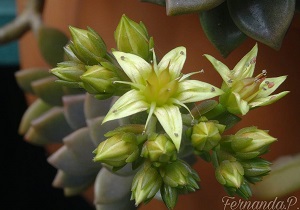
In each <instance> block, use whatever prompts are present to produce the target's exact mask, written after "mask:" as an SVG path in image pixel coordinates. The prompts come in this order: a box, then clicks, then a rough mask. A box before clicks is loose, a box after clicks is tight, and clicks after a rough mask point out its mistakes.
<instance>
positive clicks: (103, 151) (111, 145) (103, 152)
mask: <svg viewBox="0 0 300 210" xmlns="http://www.w3.org/2000/svg"><path fill="white" fill-rule="evenodd" d="M94 153H95V154H96V156H95V157H94V161H100V162H102V163H105V164H108V165H110V166H113V167H122V166H125V165H126V164H127V163H131V162H133V161H135V160H136V159H137V158H138V156H139V148H138V145H137V139H136V135H135V134H133V133H118V134H116V135H114V136H112V137H110V138H108V139H107V140H105V141H103V142H101V143H100V144H99V145H98V147H97V149H96V150H95V151H94Z"/></svg>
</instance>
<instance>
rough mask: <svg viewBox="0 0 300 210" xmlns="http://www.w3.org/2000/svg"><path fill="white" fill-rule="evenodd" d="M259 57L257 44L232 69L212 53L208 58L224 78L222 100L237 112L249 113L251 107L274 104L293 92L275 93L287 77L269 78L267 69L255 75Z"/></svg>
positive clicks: (234, 112) (230, 109)
mask: <svg viewBox="0 0 300 210" xmlns="http://www.w3.org/2000/svg"><path fill="white" fill-rule="evenodd" d="M256 56H257V45H255V46H254V47H253V48H252V50H251V51H250V52H249V53H247V54H246V55H245V56H244V57H243V58H242V59H241V60H240V61H239V62H238V63H237V65H236V66H235V67H234V69H233V70H230V69H229V68H228V67H227V66H226V65H225V64H223V63H222V62H220V61H218V60H216V59H215V58H213V57H212V56H210V55H205V57H206V58H207V59H208V60H209V61H210V62H211V63H212V64H213V66H214V68H215V69H216V70H217V71H218V73H219V74H220V75H221V77H222V79H223V80H224V82H223V85H222V90H224V92H225V94H223V95H222V96H221V97H220V103H221V104H222V105H223V106H225V107H226V108H227V110H228V111H229V112H231V113H233V114H242V115H245V114H246V113H247V112H248V111H249V110H250V109H252V108H255V107H258V106H266V105H269V104H272V103H274V102H275V101H277V100H279V99H280V98H282V97H283V96H285V95H286V94H287V93H288V92H289V91H283V92H281V93H278V94H275V95H270V94H272V93H273V92H274V91H275V90H276V89H277V88H278V87H279V86H280V85H281V84H282V83H283V82H284V81H285V79H286V76H281V77H274V78H266V74H267V72H266V70H264V71H263V72H262V73H261V74H259V75H257V76H256V77H253V73H254V68H255V63H256Z"/></svg>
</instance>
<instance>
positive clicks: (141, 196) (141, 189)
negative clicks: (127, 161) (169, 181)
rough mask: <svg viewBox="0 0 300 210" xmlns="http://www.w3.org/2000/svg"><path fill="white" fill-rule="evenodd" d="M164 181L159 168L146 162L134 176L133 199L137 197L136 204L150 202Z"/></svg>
mask: <svg viewBox="0 0 300 210" xmlns="http://www.w3.org/2000/svg"><path fill="white" fill-rule="evenodd" d="M162 183H163V182H162V178H161V176H160V174H159V173H158V170H157V168H156V167H153V166H151V163H147V162H146V163H145V164H144V165H143V166H142V168H141V169H140V170H139V171H138V172H137V173H136V175H135V176H134V178H133V181H132V187H131V191H132V194H131V199H132V200H133V199H135V204H136V205H139V204H140V203H142V202H145V203H147V202H149V201H150V200H151V199H152V198H153V197H154V196H155V194H156V193H157V192H158V190H159V189H160V188H161V185H162Z"/></svg>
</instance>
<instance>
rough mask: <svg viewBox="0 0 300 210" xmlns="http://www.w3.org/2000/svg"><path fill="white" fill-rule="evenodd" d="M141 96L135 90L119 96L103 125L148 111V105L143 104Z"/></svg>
mask: <svg viewBox="0 0 300 210" xmlns="http://www.w3.org/2000/svg"><path fill="white" fill-rule="evenodd" d="M143 99H144V98H143V96H142V95H140V94H139V92H138V91H136V90H130V91H128V92H127V93H125V94H124V95H123V96H121V97H120V98H119V99H118V100H117V101H116V102H115V103H114V105H113V106H112V107H111V108H110V110H109V112H108V113H107V115H106V117H105V118H104V120H103V123H105V122H106V121H109V120H115V119H120V118H123V117H127V116H129V115H133V114H135V113H138V112H142V111H145V110H147V109H148V104H147V103H146V102H144V100H143Z"/></svg>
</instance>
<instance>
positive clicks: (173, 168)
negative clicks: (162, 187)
mask: <svg viewBox="0 0 300 210" xmlns="http://www.w3.org/2000/svg"><path fill="white" fill-rule="evenodd" d="M160 174H161V176H162V178H163V181H164V184H166V185H169V186H170V187H176V188H178V189H181V190H182V192H193V191H195V190H196V189H199V186H198V182H199V181H200V178H199V176H198V174H197V172H196V171H195V170H194V169H192V168H191V166H190V165H189V164H187V163H186V162H184V161H183V160H179V159H177V160H176V161H174V162H172V163H169V164H167V165H165V166H162V167H160Z"/></svg>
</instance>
